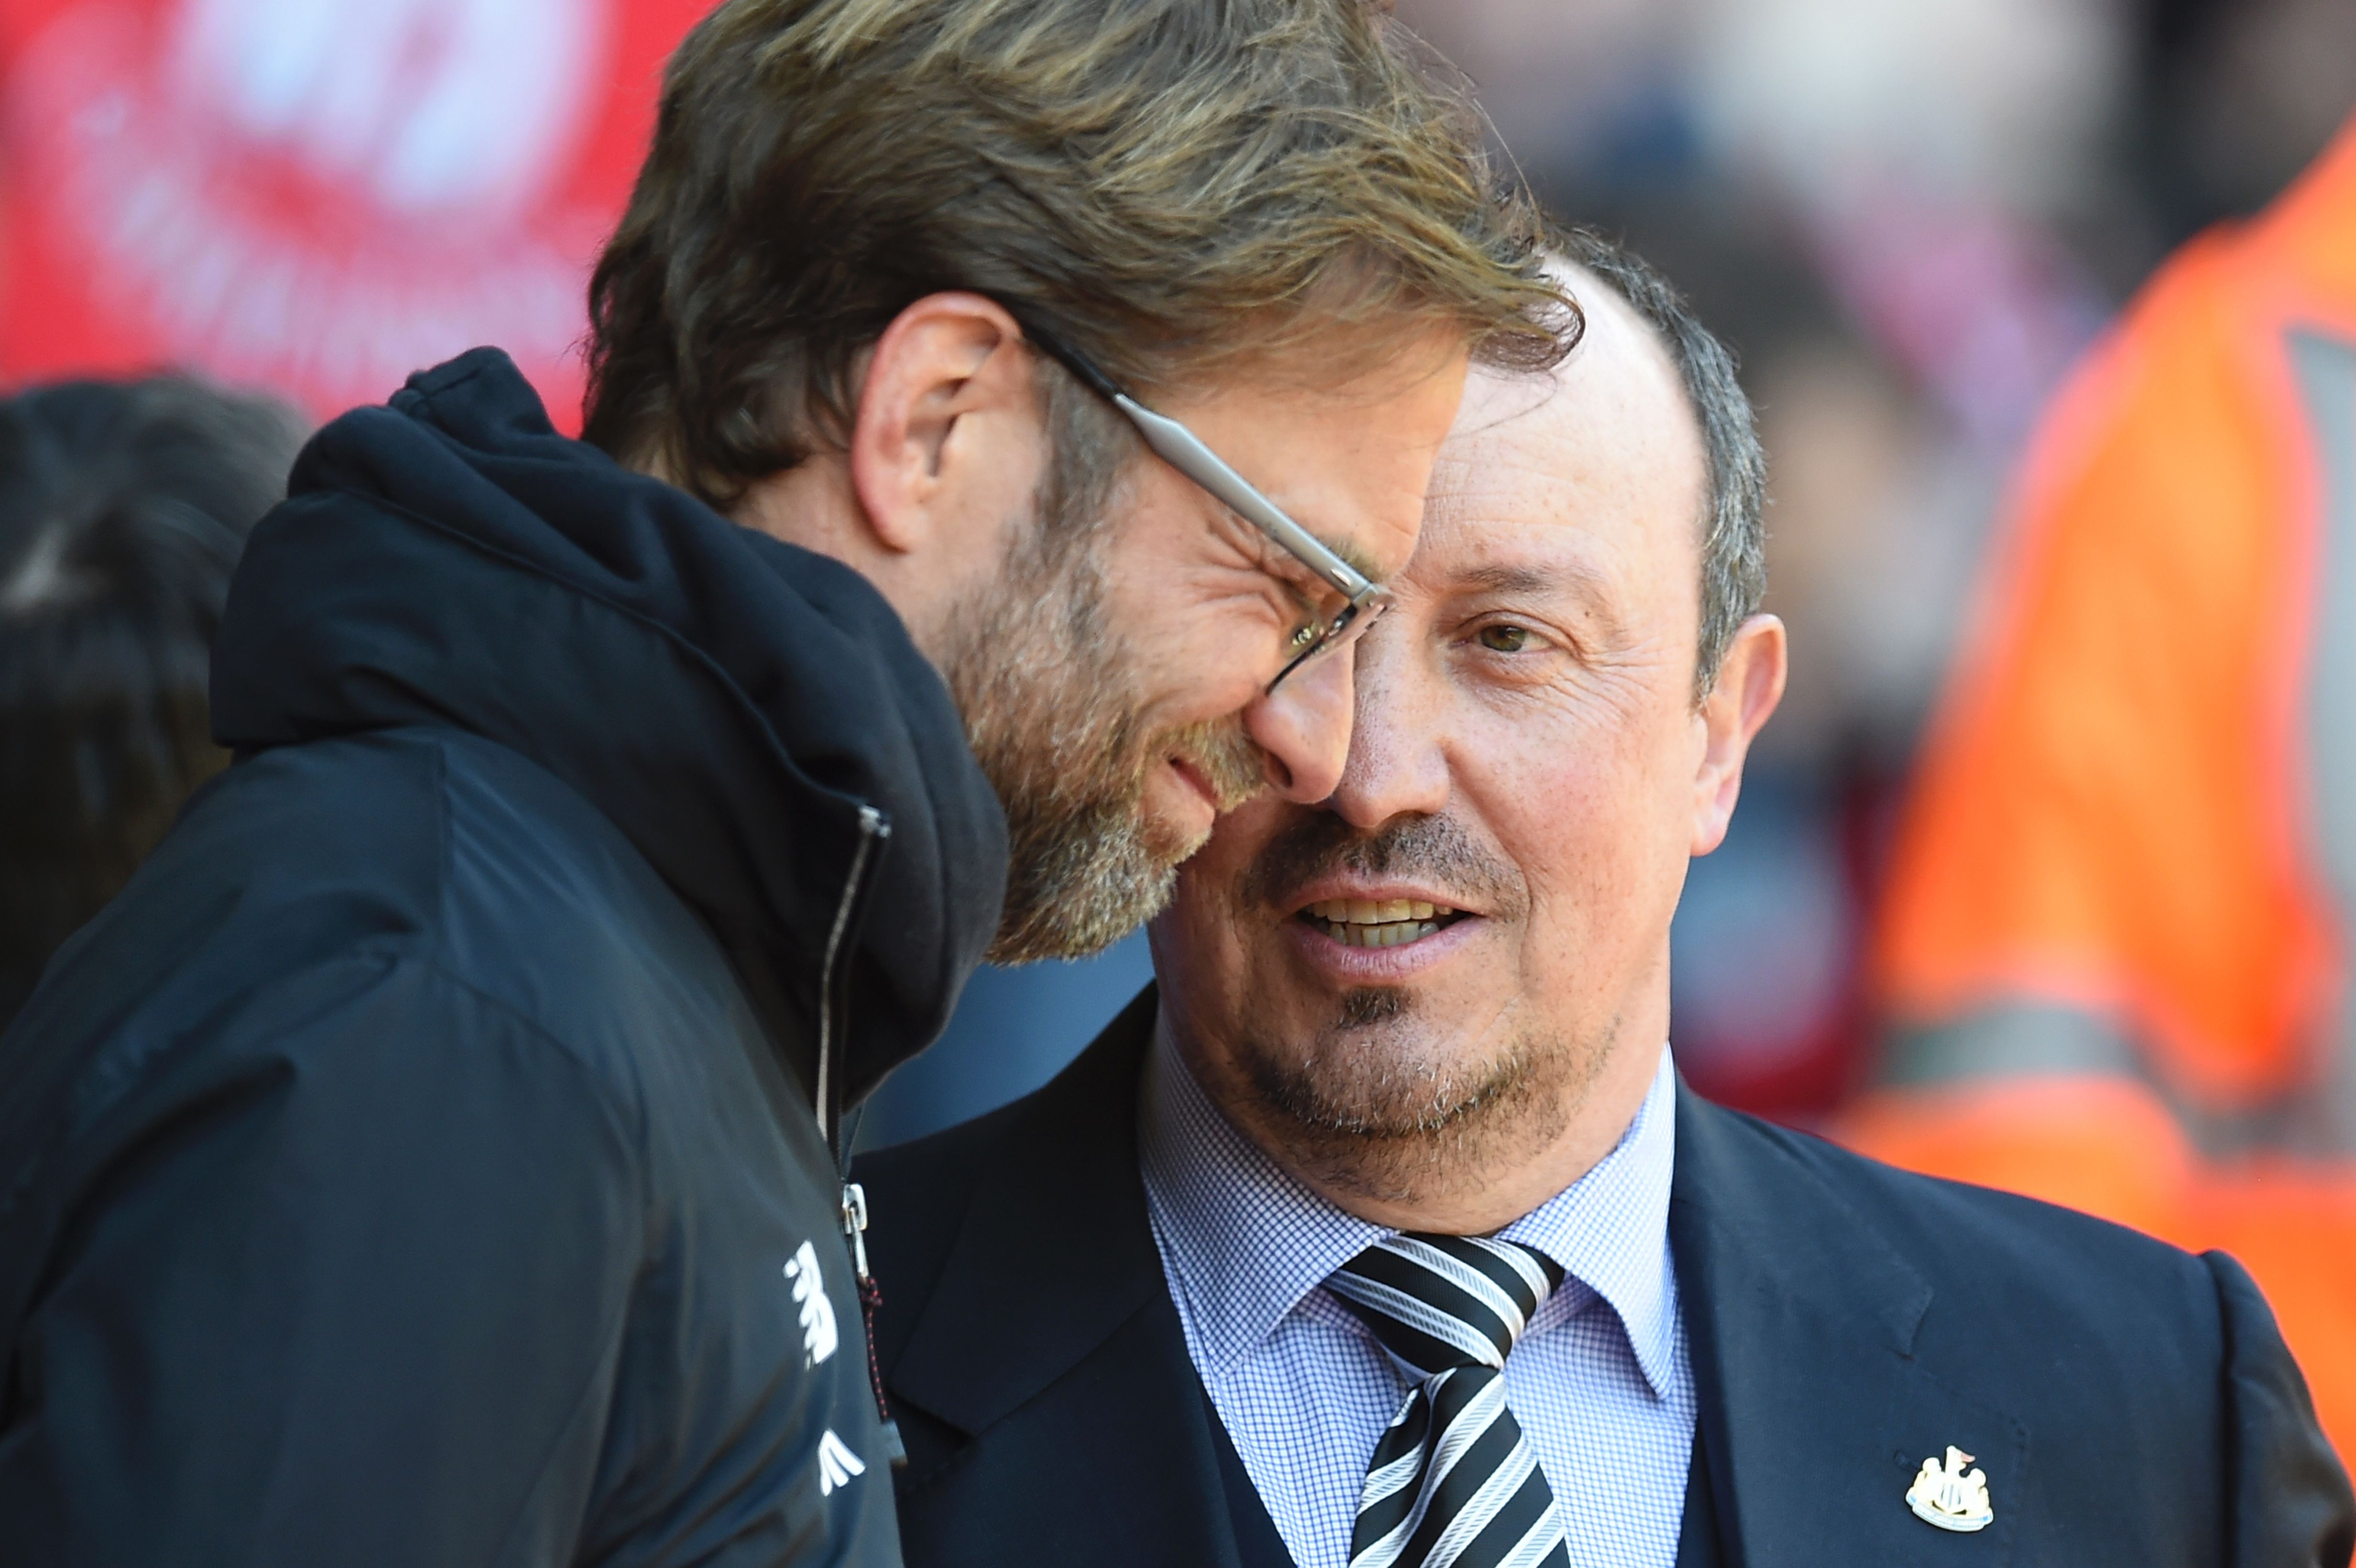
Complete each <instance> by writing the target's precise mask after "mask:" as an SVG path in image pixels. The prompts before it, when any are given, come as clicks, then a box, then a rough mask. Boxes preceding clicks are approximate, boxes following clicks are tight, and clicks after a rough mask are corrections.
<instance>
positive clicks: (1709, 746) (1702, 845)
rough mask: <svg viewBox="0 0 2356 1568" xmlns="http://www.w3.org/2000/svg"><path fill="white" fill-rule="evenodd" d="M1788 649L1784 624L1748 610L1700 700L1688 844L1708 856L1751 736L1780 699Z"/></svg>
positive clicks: (1729, 809) (1735, 792)
mask: <svg viewBox="0 0 2356 1568" xmlns="http://www.w3.org/2000/svg"><path fill="white" fill-rule="evenodd" d="M1787 659H1788V652H1787V650H1786V649H1785V647H1784V643H1783V622H1782V621H1781V620H1780V619H1778V618H1777V617H1775V616H1773V615H1753V616H1751V619H1749V620H1748V621H1745V622H1743V623H1742V624H1741V626H1740V627H1739V628H1738V629H1737V630H1736V632H1735V634H1734V640H1733V641H1732V642H1731V643H1730V644H1729V645H1728V646H1727V650H1726V656H1725V658H1723V659H1721V660H1720V661H1719V667H1718V680H1717V682H1716V683H1715V684H1714V685H1712V686H1711V688H1710V689H1709V695H1708V697H1706V698H1704V699H1702V704H1701V710H1700V712H1699V713H1697V715H1695V721H1696V722H1697V723H1698V724H1699V725H1700V726H1701V730H1702V752H1701V766H1700V767H1699V768H1698V769H1697V770H1696V772H1695V773H1694V819H1693V844H1692V846H1691V848H1690V851H1689V852H1690V853H1692V854H1696V855H1707V854H1708V853H1709V852H1710V851H1711V850H1713V849H1715V848H1718V847H1719V844H1720V843H1721V842H1723V841H1724V840H1725V837H1726V825H1727V824H1728V823H1729V822H1730V821H1731V820H1732V819H1733V817H1734V802H1735V799H1736V797H1737V796H1739V795H1740V794H1741V793H1742V760H1743V758H1744V757H1745V756H1747V755H1749V753H1750V751H1751V737H1752V736H1754V735H1756V734H1758V733H1759V727H1760V726H1761V725H1762V724H1764V723H1766V722H1767V716H1768V715H1769V714H1771V713H1772V712H1774V711H1775V704H1776V703H1778V702H1780V701H1781V700H1783V677H1784V674H1785V665H1786V662H1787Z"/></svg>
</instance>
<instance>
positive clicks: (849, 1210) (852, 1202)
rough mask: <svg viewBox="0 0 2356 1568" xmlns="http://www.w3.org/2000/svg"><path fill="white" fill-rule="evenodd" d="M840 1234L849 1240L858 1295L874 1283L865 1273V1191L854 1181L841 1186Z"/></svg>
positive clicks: (864, 1293)
mask: <svg viewBox="0 0 2356 1568" xmlns="http://www.w3.org/2000/svg"><path fill="white" fill-rule="evenodd" d="M842 1233H843V1234H844V1235H846V1236H848V1237H850V1238H851V1268H852V1270H853V1272H854V1273H856V1274H857V1275H858V1277H859V1294H860V1296H861V1297H862V1298H864V1297H865V1296H866V1295H867V1287H868V1286H869V1285H873V1284H874V1283H875V1281H874V1280H873V1278H872V1277H871V1276H870V1275H868V1273H867V1189H865V1188H864V1187H862V1186H860V1185H859V1183H857V1182H856V1181H846V1182H844V1183H843V1184H842Z"/></svg>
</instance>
